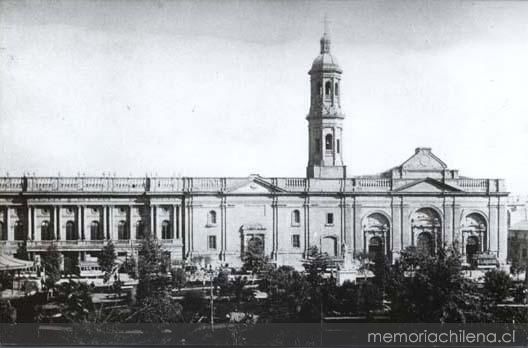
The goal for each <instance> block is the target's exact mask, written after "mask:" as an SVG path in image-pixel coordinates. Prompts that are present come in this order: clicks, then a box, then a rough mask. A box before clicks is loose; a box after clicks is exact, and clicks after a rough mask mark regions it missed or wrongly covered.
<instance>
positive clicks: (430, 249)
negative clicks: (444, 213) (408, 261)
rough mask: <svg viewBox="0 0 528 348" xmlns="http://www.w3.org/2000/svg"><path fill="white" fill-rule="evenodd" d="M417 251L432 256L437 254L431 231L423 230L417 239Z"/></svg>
mask: <svg viewBox="0 0 528 348" xmlns="http://www.w3.org/2000/svg"><path fill="white" fill-rule="evenodd" d="M416 251H417V252H418V253H419V254H421V255H424V256H432V255H434V254H435V247H434V242H433V237H432V235H431V233H429V232H422V233H420V234H419V235H418V237H417V239H416Z"/></svg>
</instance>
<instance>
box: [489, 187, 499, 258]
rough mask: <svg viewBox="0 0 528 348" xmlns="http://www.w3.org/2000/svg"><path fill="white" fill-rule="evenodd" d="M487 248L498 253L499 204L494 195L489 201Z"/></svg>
mask: <svg viewBox="0 0 528 348" xmlns="http://www.w3.org/2000/svg"><path fill="white" fill-rule="evenodd" d="M489 224H490V226H489V238H488V245H489V250H490V251H491V252H493V253H494V254H495V255H497V256H498V255H499V254H498V252H499V238H498V234H499V205H498V204H497V201H496V199H495V198H494V197H492V198H490V202H489Z"/></svg>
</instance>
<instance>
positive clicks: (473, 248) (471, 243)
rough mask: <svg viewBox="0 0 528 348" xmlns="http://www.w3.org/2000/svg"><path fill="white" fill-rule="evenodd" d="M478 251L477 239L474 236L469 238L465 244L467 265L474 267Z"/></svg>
mask: <svg viewBox="0 0 528 348" xmlns="http://www.w3.org/2000/svg"><path fill="white" fill-rule="evenodd" d="M479 251H480V243H479V239H478V237H476V236H470V237H468V239H467V242H466V258H467V263H469V264H470V265H472V266H474V265H475V264H476V262H477V255H478V253H479Z"/></svg>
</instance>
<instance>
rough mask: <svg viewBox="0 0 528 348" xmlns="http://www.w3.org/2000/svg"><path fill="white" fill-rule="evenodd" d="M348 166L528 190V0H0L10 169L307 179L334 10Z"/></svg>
mask: <svg viewBox="0 0 528 348" xmlns="http://www.w3.org/2000/svg"><path fill="white" fill-rule="evenodd" d="M325 13H327V14H328V17H329V18H330V19H331V25H330V27H331V36H332V52H333V53H334V55H335V56H336V57H337V58H338V60H339V62H340V64H341V67H342V68H343V70H344V76H343V90H342V93H343V94H342V104H343V108H344V111H345V112H346V114H347V118H346V120H345V133H344V139H343V153H344V159H345V162H346V164H347V166H348V173H349V174H350V175H361V174H373V173H377V172H380V171H384V170H386V169H388V168H390V167H393V166H395V165H398V164H400V163H401V162H403V161H404V160H405V159H407V158H408V157H409V156H410V155H412V154H413V153H414V148H415V147H418V146H429V147H432V148H433V152H434V153H435V154H436V155H437V156H439V157H440V158H441V159H442V160H443V161H444V162H446V163H447V164H448V166H449V167H450V168H452V169H459V170H460V173H461V174H462V175H465V176H471V177H479V178H480V177H492V178H495V177H500V178H505V179H506V180H507V185H508V187H509V189H510V191H512V193H516V194H526V193H528V180H526V173H528V157H527V156H526V149H527V145H528V138H527V134H528V118H527V117H526V116H527V112H528V98H527V96H526V90H527V88H528V20H526V19H527V18H528V2H507V1H497V2H493V1H482V2H472V1H463V2H461V1H431V2H428V1H386V2H376V1H350V2H336V1H331V2H316V1H304V2H303V1H291V2H280V1H273V2H264V1H240V2H238V1H210V2H208V1H196V2H183V1H167V2H165V1H126V2H125V1H72V0H68V1H36V0H35V1H0V170H1V171H2V172H0V175H3V172H9V174H10V175H19V174H22V173H23V172H35V173H37V175H57V173H59V172H60V173H61V175H64V176H66V175H76V174H77V173H86V175H100V174H101V173H102V172H111V173H114V172H115V173H116V174H117V175H125V176H126V175H130V174H132V175H144V174H145V173H146V172H149V173H153V174H155V173H157V174H159V175H173V174H175V175H185V176H246V175H248V174H250V173H258V174H261V175H263V176H304V175H305V166H306V163H307V160H308V156H307V145H308V144H307V141H308V135H307V126H308V124H307V121H306V120H305V116H306V114H307V112H308V107H309V76H308V75H307V72H308V70H309V68H310V66H311V63H312V60H313V59H314V58H315V57H316V56H317V54H318V52H319V38H320V36H321V32H322V27H323V24H322V20H323V17H324V14H325Z"/></svg>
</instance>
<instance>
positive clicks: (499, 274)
mask: <svg viewBox="0 0 528 348" xmlns="http://www.w3.org/2000/svg"><path fill="white" fill-rule="evenodd" d="M512 287H513V282H512V280H511V278H510V275H509V274H508V273H506V272H504V271H499V270H491V271H489V272H486V274H485V275H484V291H485V293H486V295H487V296H488V297H489V298H490V299H491V300H492V301H494V302H495V303H499V302H502V301H504V299H506V297H508V296H509V295H510V288H512Z"/></svg>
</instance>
